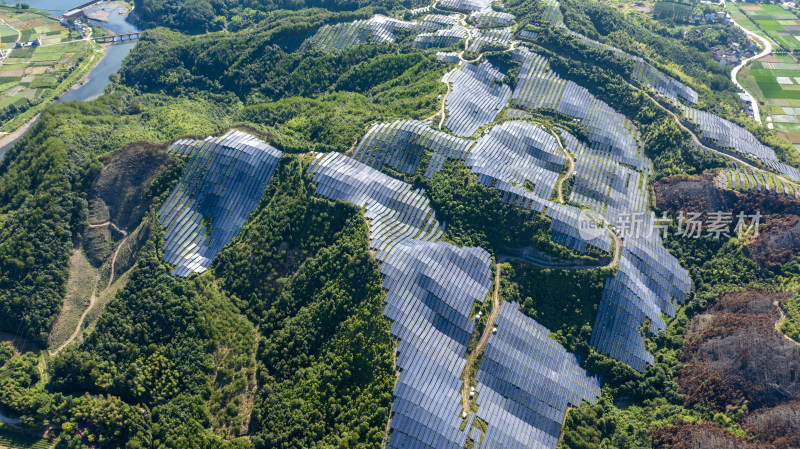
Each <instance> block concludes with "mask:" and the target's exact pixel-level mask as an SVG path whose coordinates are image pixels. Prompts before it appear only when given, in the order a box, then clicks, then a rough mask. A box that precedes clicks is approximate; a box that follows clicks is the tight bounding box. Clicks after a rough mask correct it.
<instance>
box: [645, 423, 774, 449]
mask: <svg viewBox="0 0 800 449" xmlns="http://www.w3.org/2000/svg"><path fill="white" fill-rule="evenodd" d="M766 447H771V446H764V445H761V444H759V443H758V442H751V441H747V440H744V439H742V438H738V437H736V436H735V435H732V434H731V433H730V432H728V431H727V430H725V429H724V428H723V427H722V426H720V425H719V424H713V423H688V422H684V421H680V422H677V423H675V425H673V426H670V427H662V428H657V429H655V430H654V431H653V449H762V448H766Z"/></svg>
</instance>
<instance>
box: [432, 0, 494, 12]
mask: <svg viewBox="0 0 800 449" xmlns="http://www.w3.org/2000/svg"><path fill="white" fill-rule="evenodd" d="M439 6H441V7H442V8H447V9H454V10H456V11H461V12H465V13H472V12H475V11H486V10H491V8H492V0H439Z"/></svg>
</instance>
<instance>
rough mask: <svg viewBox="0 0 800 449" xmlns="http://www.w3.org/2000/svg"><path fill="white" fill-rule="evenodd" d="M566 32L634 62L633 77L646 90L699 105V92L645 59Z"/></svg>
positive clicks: (567, 30)
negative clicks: (662, 71) (649, 89)
mask: <svg viewBox="0 0 800 449" xmlns="http://www.w3.org/2000/svg"><path fill="white" fill-rule="evenodd" d="M564 32H566V33H567V34H569V35H571V36H574V37H576V38H578V39H579V40H580V41H581V43H583V45H586V46H588V47H591V48H594V49H597V50H605V51H610V52H613V53H614V55H615V56H616V57H618V58H622V59H629V60H631V61H633V63H634V67H633V73H632V77H633V79H635V80H636V81H638V82H639V83H640V84H642V85H643V86H644V87H645V88H652V89H653V90H655V91H656V92H658V93H660V94H661V95H664V96H665V97H667V98H669V99H671V100H673V101H675V100H676V99H677V97H681V98H683V99H685V100H686V101H689V102H692V103H697V100H698V95H697V92H696V91H695V90H694V89H692V88H691V87H689V86H687V85H685V84H683V83H681V82H680V81H678V80H676V79H674V78H671V77H668V76H666V75H664V74H663V73H661V72H660V71H659V70H658V69H656V68H655V67H653V66H652V65H650V64H649V63H648V62H647V61H645V60H644V59H642V58H640V57H638V56H633V55H630V54H628V53H626V52H624V51H622V50H620V49H619V48H616V47H613V46H611V45H607V44H604V43H602V42H598V41H596V40H593V39H590V38H588V37H587V36H584V35H583V34H580V33H576V32H574V31H572V30H569V29H566V28H564Z"/></svg>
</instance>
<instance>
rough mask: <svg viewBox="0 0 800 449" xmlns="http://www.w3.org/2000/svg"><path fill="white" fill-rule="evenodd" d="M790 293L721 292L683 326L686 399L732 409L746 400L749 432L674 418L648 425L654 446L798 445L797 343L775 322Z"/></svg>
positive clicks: (681, 378) (769, 448) (681, 376)
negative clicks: (670, 423)
mask: <svg viewBox="0 0 800 449" xmlns="http://www.w3.org/2000/svg"><path fill="white" fill-rule="evenodd" d="M788 296H789V294H788V293H775V292H767V291H763V290H755V289H748V290H742V291H737V292H730V293H727V294H724V295H722V296H721V297H719V298H718V299H717V301H716V302H715V303H714V305H712V306H710V307H709V308H708V309H707V310H706V311H705V313H703V314H698V315H696V316H695V317H694V318H693V319H692V322H691V323H690V324H689V328H688V329H687V332H686V341H687V343H686V345H685V346H684V348H683V349H682V353H681V362H682V363H684V368H682V369H681V370H680V371H679V372H678V384H679V388H680V391H681V393H682V394H684V395H685V400H686V403H687V405H696V404H706V405H708V406H709V407H710V408H711V409H712V410H713V411H719V412H726V413H730V412H732V411H734V410H736V409H738V408H740V407H742V406H743V405H745V404H746V405H747V410H748V413H747V414H746V415H745V416H744V417H743V418H741V419H740V421H739V424H740V425H741V426H742V427H743V428H744V429H745V430H746V431H747V432H748V433H749V434H750V435H752V436H753V438H752V439H748V440H744V439H741V438H738V437H736V436H735V435H732V434H730V433H729V432H727V431H726V430H725V429H724V428H722V427H721V426H718V425H716V424H711V423H686V422H683V421H677V422H675V423H674V425H673V426H671V427H667V428H661V429H655V430H654V432H653V447H654V448H685V449H690V448H697V449H700V448H703V449H706V448H711V449H717V448H719V449H728V448H731V449H733V448H744V449H761V448H766V449H789V448H797V447H800V345H797V344H796V343H794V342H791V341H788V340H787V339H785V338H784V337H783V335H781V334H780V333H779V332H778V331H777V330H776V329H775V323H776V321H777V320H778V319H779V318H780V316H781V313H780V310H779V306H780V305H781V304H782V303H783V301H785V300H786V299H787V298H788Z"/></svg>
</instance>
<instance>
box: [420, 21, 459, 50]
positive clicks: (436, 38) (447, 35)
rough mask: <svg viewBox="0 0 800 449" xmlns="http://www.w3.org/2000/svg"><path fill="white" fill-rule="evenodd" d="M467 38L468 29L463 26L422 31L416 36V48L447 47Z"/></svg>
mask: <svg viewBox="0 0 800 449" xmlns="http://www.w3.org/2000/svg"><path fill="white" fill-rule="evenodd" d="M466 38H467V30H466V29H465V28H464V27H462V26H453V27H452V28H448V29H445V30H438V31H435V32H433V33H421V34H419V35H417V37H416V38H414V43H413V44H412V45H413V47H414V48H419V49H422V50H425V49H428V48H447V47H452V46H453V45H455V44H457V43H458V41H460V40H462V39H466Z"/></svg>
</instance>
